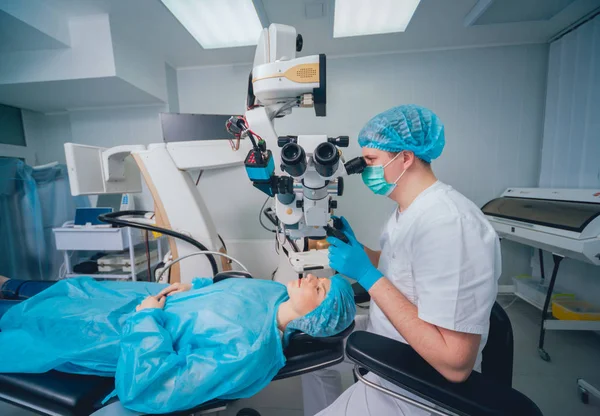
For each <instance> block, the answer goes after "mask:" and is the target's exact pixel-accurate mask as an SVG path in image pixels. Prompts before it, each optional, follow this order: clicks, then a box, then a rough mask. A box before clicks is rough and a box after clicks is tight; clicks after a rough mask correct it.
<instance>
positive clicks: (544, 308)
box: [514, 249, 600, 361]
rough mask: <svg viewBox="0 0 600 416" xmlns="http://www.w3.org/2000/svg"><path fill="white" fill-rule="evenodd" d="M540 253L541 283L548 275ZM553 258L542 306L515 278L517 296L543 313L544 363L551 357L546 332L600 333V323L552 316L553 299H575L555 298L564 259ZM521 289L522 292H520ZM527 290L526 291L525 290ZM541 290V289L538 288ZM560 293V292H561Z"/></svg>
mask: <svg viewBox="0 0 600 416" xmlns="http://www.w3.org/2000/svg"><path fill="white" fill-rule="evenodd" d="M538 251H539V257H540V272H541V281H542V282H545V281H546V275H545V273H544V268H543V264H544V258H543V253H542V250H541V249H540V250H538ZM552 257H553V260H554V268H553V270H552V274H551V277H550V282H549V284H548V285H547V286H546V285H543V288H544V290H545V291H546V293H545V296H544V302H543V304H541V305H540V303H539V297H538V296H537V295H533V296H532V293H533V292H532V291H531V288H529V289H527V285H524V284H518V282H517V281H516V280H517V278H515V279H514V280H515V293H514V294H515V296H517V297H518V298H520V299H522V300H524V301H525V302H527V303H529V304H530V305H532V306H534V307H536V308H537V309H539V310H540V311H541V313H542V316H541V326H540V336H539V343H538V353H539V355H540V357H541V358H542V359H543V360H544V361H550V355H549V354H548V353H547V352H546V350H545V349H544V340H545V332H546V331H600V321H582V320H562V319H556V318H554V317H552V314H551V309H550V306H551V303H552V300H553V299H573V298H574V297H573V296H572V295H569V294H565V293H559V294H558V297H553V294H554V289H555V282H556V277H557V275H558V269H559V267H560V264H561V262H562V260H563V258H564V257H562V256H560V255H557V254H555V253H552ZM519 289H520V290H519ZM523 289H526V290H523ZM538 290H539V288H538ZM559 292H560V291H559Z"/></svg>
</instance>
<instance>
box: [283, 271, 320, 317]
mask: <svg viewBox="0 0 600 416" xmlns="http://www.w3.org/2000/svg"><path fill="white" fill-rule="evenodd" d="M330 288H331V280H329V279H328V278H326V277H321V278H318V277H315V276H313V275H312V274H309V275H308V276H306V277H305V278H303V279H298V280H293V281H291V282H289V283H288V284H287V291H288V295H289V296H290V302H291V304H292V306H293V308H294V310H295V311H296V312H297V313H298V314H300V315H306V314H307V313H309V312H312V311H313V310H315V308H316V307H317V306H319V305H320V304H321V302H323V299H325V297H326V296H327V293H329V289H330Z"/></svg>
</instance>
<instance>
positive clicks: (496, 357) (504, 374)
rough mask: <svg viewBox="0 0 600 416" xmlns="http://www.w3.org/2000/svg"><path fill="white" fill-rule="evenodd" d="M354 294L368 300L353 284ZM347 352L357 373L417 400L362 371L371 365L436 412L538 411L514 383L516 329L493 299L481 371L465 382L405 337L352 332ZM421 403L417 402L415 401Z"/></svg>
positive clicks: (514, 414) (495, 414) (488, 415)
mask: <svg viewBox="0 0 600 416" xmlns="http://www.w3.org/2000/svg"><path fill="white" fill-rule="evenodd" d="M353 288H354V293H355V300H357V301H359V302H365V301H367V300H368V299H369V295H368V293H367V292H365V291H364V290H362V288H360V287H358V285H356V284H355V285H354V287H353ZM346 355H347V357H348V358H349V359H350V360H351V361H353V362H354V363H355V369H354V373H355V378H356V379H357V380H359V381H360V382H363V383H365V384H367V385H368V386H369V387H370V388H374V389H377V390H379V391H381V392H382V393H385V394H388V395H390V396H392V397H395V398H397V399H399V400H404V401H407V402H409V403H413V404H414V401H412V399H411V398H410V397H409V398H406V397H403V396H401V395H400V396H399V395H398V392H397V391H393V390H391V389H388V388H386V387H383V386H379V385H376V384H374V383H372V382H371V381H370V380H368V379H366V378H365V377H364V375H365V374H366V372H368V371H370V372H373V373H374V374H376V375H378V376H379V377H381V378H382V379H384V380H386V381H388V382H390V383H392V384H393V385H395V386H397V387H401V388H402V389H404V390H407V391H409V392H410V393H412V394H414V395H416V396H418V397H420V398H421V399H424V400H426V401H427V402H429V403H430V404H432V405H433V406H430V405H426V407H425V410H429V411H430V412H432V413H433V414H438V415H448V414H451V415H454V414H456V415H461V416H467V415H468V416H500V415H506V416H508V415H510V416H520V415H523V416H525V415H527V416H537V415H542V412H541V411H540V409H539V408H538V407H537V406H536V405H535V403H534V402H533V401H531V400H530V399H529V398H528V397H526V396H525V395H524V394H522V393H520V392H519V391H517V390H515V389H513V388H512V375H513V332H512V325H511V323H510V319H509V318H508V315H507V314H506V311H505V310H504V309H503V308H502V307H501V306H500V305H499V304H498V303H494V306H493V307H492V312H491V315H490V330H489V335H488V340H487V344H486V346H485V348H484V349H483V352H482V363H481V373H478V372H476V371H473V372H472V373H471V375H470V376H469V378H468V379H467V380H466V381H465V382H462V383H452V382H449V381H448V380H446V379H445V378H444V377H443V376H442V375H441V374H440V373H438V372H437V371H436V370H435V369H434V368H433V367H432V366H431V365H429V364H428V363H427V362H426V361H425V360H424V359H423V358H422V357H421V356H420V355H419V354H417V352H416V351H415V350H413V349H412V348H411V347H410V346H409V345H407V344H404V343H402V342H399V341H396V340H393V339H390V338H386V337H383V336H381V335H377V334H372V333H368V332H364V331H356V332H354V333H353V334H351V335H350V337H348V341H347V343H346ZM417 406H419V404H417Z"/></svg>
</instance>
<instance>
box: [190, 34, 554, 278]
mask: <svg viewBox="0 0 600 416" xmlns="http://www.w3.org/2000/svg"><path fill="white" fill-rule="evenodd" d="M547 53H548V48H547V46H546V45H528V46H515V47H497V48H484V49H464V50H454V51H443V52H427V53H410V54H395V55H377V56H361V57H346V58H337V59H329V61H328V63H327V71H328V74H327V82H328V91H327V92H328V105H327V112H328V114H327V117H325V118H316V117H315V116H314V112H313V110H311V109H298V110H296V111H295V112H294V114H292V115H291V116H288V117H286V118H284V119H280V120H277V123H276V128H277V131H278V133H279V134H317V133H321V134H322V133H325V134H328V135H330V136H333V135H342V134H346V135H349V136H350V137H351V138H352V139H353V140H354V143H353V144H352V146H351V147H350V148H349V149H348V150H347V151H346V154H347V155H348V156H347V157H353V156H356V155H358V154H359V152H360V150H359V148H358V146H357V144H356V142H355V139H356V137H357V134H358V132H359V130H360V128H361V127H362V125H363V124H364V123H365V122H366V121H367V120H368V119H369V118H370V117H371V116H374V115H375V114H377V113H378V112H380V111H383V110H385V109H387V108H389V107H392V106H394V105H399V104H402V103H417V104H421V105H424V106H427V107H429V108H431V109H432V110H433V111H435V112H436V113H437V114H438V115H439V116H440V117H441V119H442V120H443V121H444V123H445V125H446V138H447V146H446V149H445V152H444V154H443V156H442V157H441V158H440V159H439V160H437V161H435V162H434V164H433V167H434V170H435V172H436V173H437V174H438V176H439V177H440V178H441V179H442V180H443V181H445V182H447V183H449V184H451V185H453V186H454V187H455V188H457V189H458V190H459V191H461V192H463V193H464V194H465V195H466V196H468V197H469V198H471V199H472V200H473V201H474V202H475V203H476V204H478V205H479V206H481V205H483V204H484V203H485V202H487V201H488V200H490V199H492V198H494V197H495V196H498V195H499V194H500V192H501V191H503V190H504V189H505V188H506V187H508V186H537V183H538V178H539V169H540V168H539V164H540V147H541V137H542V125H543V112H544V98H545V85H546V65H547ZM249 71H250V65H239V66H222V67H209V68H206V67H205V68H197V69H186V70H180V71H178V85H179V88H178V89H179V100H180V110H181V112H183V113H207V114H241V113H242V112H243V111H244V100H245V92H246V88H247V77H248V73H249ZM271 148H272V149H273V150H275V151H276V153H277V149H276V146H273V145H272V144H271ZM224 186H226V187H227V197H224V196H223V187H224ZM200 189H201V192H202V194H203V195H204V197H205V199H206V200H207V205H208V207H209V209H210V211H211V212H212V213H213V215H214V219H215V222H216V224H217V229H218V230H219V232H220V233H221V234H222V235H223V236H224V237H230V238H238V239H246V238H257V236H259V238H263V237H264V238H270V236H269V234H268V233H266V232H264V231H262V229H261V228H260V226H259V225H258V222H257V219H256V217H257V215H258V210H259V208H260V206H261V204H262V202H263V201H264V197H263V194H262V193H260V192H259V191H257V190H255V189H254V188H252V187H251V186H250V183H249V181H248V179H247V178H246V175H245V172H244V171H243V169H242V168H239V169H234V170H227V171H221V172H218V171H214V172H207V174H205V176H203V178H202V181H201V186H200ZM232 206H233V207H235V209H234V210H232V209H231V207H232ZM339 207H340V209H339V211H338V212H339V213H340V214H342V215H345V216H346V217H347V218H348V219H349V221H350V223H351V224H352V225H353V227H354V228H355V230H356V232H357V233H358V234H359V236H360V238H361V240H363V241H364V242H365V243H366V244H368V245H371V246H377V245H378V236H379V232H380V229H381V227H382V225H383V222H384V220H385V218H387V216H388V214H389V212H390V211H391V209H392V204H391V202H390V201H389V200H386V199H385V198H381V197H375V196H373V195H372V194H370V192H369V191H368V190H367V189H366V187H364V186H363V185H362V182H361V180H360V178H359V177H352V178H350V179H348V180H347V186H346V194H345V195H344V196H343V197H342V198H340V200H339ZM530 253H531V251H530V250H529V249H527V248H523V247H521V246H519V245H516V244H504V258H505V275H506V276H512V275H515V274H519V273H525V272H527V273H528V272H529V271H530V266H529V258H530Z"/></svg>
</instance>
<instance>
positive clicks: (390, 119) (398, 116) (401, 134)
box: [358, 104, 446, 162]
mask: <svg viewBox="0 0 600 416" xmlns="http://www.w3.org/2000/svg"><path fill="white" fill-rule="evenodd" d="M445 143H446V140H445V138H444V125H443V124H442V121H441V120H440V119H439V118H438V116H436V115H435V114H434V113H433V112H432V111H431V110H428V109H427V108H425V107H421V106H418V105H414V104H408V105H401V106H399V107H394V108H391V109H389V110H387V111H384V112H383V113H381V114H378V115H376V116H375V117H373V118H372V119H371V120H369V122H368V123H367V124H365V126H364V127H363V128H362V130H361V131H360V133H359V135H358V144H359V145H360V147H370V148H373V149H379V150H385V151H388V152H401V151H403V150H410V151H411V152H413V153H414V154H415V156H417V157H418V158H419V159H422V160H424V161H425V162H431V161H432V160H433V159H435V158H437V157H439V155H441V154H442V150H444V144H445Z"/></svg>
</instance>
